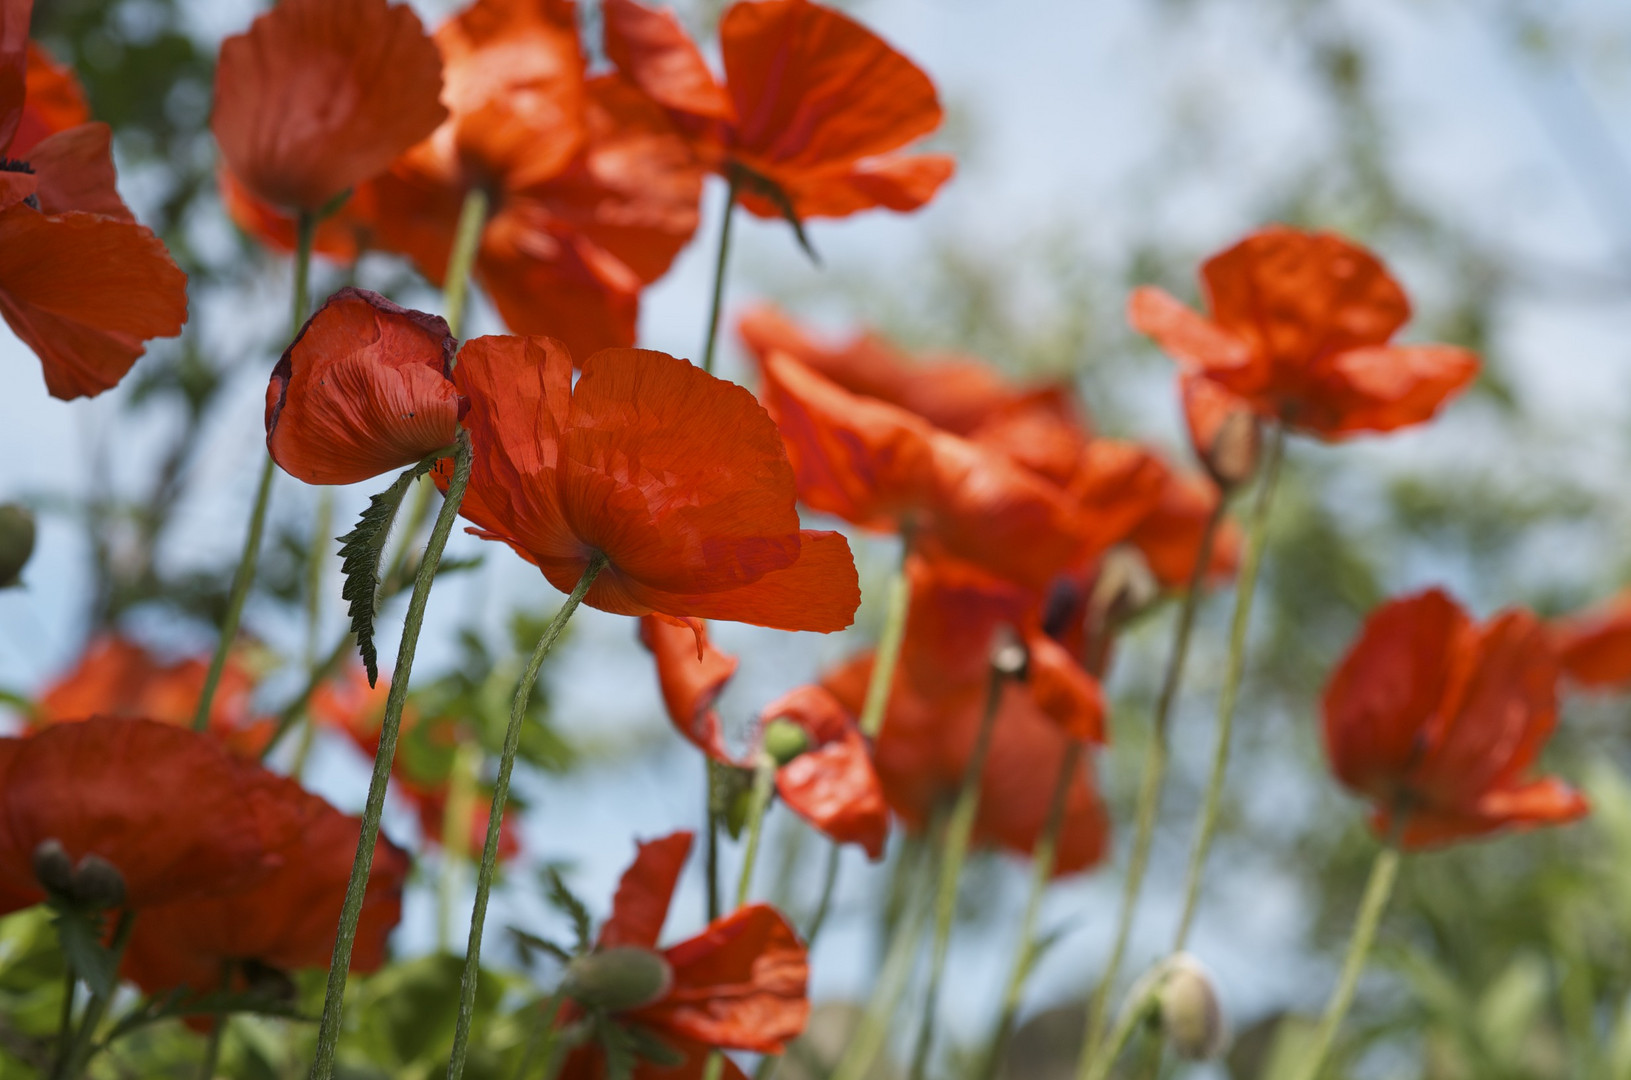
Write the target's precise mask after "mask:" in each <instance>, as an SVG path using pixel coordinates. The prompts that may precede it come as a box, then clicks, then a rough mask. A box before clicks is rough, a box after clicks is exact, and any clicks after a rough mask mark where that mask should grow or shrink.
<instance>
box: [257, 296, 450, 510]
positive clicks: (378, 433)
mask: <svg viewBox="0 0 1631 1080" xmlns="http://www.w3.org/2000/svg"><path fill="white" fill-rule="evenodd" d="M455 348H456V343H455V342H454V340H453V336H452V335H451V334H450V333H448V328H447V323H446V322H445V321H444V320H443V319H442V318H441V317H440V316H436V315H426V314H425V313H423V312H418V311H409V310H408V309H406V308H402V307H398V306H397V305H396V304H393V303H391V302H390V301H389V300H386V299H385V298H384V297H382V296H380V295H379V294H377V293H371V292H368V291H367V290H364V289H357V288H351V287H347V288H344V289H341V290H340V291H339V292H337V293H335V294H334V295H333V296H331V297H330V298H329V299H328V301H327V302H326V303H324V304H323V306H322V307H321V308H319V309H318V310H317V313H316V314H315V315H313V316H312V317H311V319H310V320H309V321H308V322H307V323H306V325H305V326H304V327H302V328H301V330H300V333H299V334H298V335H297V336H296V337H295V339H294V341H293V342H292V343H291V344H290V345H289V348H288V349H287V350H285V351H284V353H283V357H282V359H280V360H279V361H278V363H277V366H276V367H275V368H274V369H273V370H272V380H271V382H270V384H269V385H268V386H267V388H266V446H267V448H268V449H269V450H270V451H271V453H272V457H273V458H274V459H275V460H276V461H277V463H278V464H279V465H280V466H282V468H283V470H284V471H285V472H287V473H289V474H290V475H291V476H295V477H298V478H299V479H301V480H304V481H305V482H306V483H308V484H352V483H356V482H358V481H360V480H366V479H368V478H369V477H372V476H378V475H379V474H380V473H383V472H388V471H390V470H392V469H400V468H403V467H405V466H407V465H411V464H413V463H414V462H416V461H418V460H419V459H421V458H423V457H424V456H425V455H426V454H429V453H430V452H431V451H433V450H436V449H438V448H440V447H444V446H447V445H449V444H450V443H452V442H453V438H454V436H455V435H456V434H457V431H458V422H459V412H460V405H461V402H460V399H459V394H458V392H457V390H455V388H454V385H453V382H452V381H451V379H449V377H448V371H449V367H450V366H451V362H452V358H453V354H454V350H455Z"/></svg>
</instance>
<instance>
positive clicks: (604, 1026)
mask: <svg viewBox="0 0 1631 1080" xmlns="http://www.w3.org/2000/svg"><path fill="white" fill-rule="evenodd" d="M596 1027H597V1028H598V1029H599V1030H598V1031H596V1032H595V1037H596V1041H598V1042H599V1043H600V1050H601V1054H602V1055H603V1056H604V1058H605V1062H606V1080H633V1078H634V1070H635V1067H636V1066H638V1065H639V1064H640V1052H639V1050H638V1049H637V1044H636V1042H635V1039H634V1036H633V1035H632V1034H631V1033H630V1032H629V1029H628V1028H626V1027H624V1026H623V1025H622V1024H619V1023H618V1022H617V1021H615V1020H612V1019H610V1018H609V1017H601V1018H600V1019H599V1022H598V1023H597V1024H596Z"/></svg>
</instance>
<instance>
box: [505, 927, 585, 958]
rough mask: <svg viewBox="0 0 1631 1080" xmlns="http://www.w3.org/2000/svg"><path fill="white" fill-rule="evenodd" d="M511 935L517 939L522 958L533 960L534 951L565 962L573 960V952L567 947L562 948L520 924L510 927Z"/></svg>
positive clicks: (516, 942)
mask: <svg viewBox="0 0 1631 1080" xmlns="http://www.w3.org/2000/svg"><path fill="white" fill-rule="evenodd" d="M510 936H511V937H513V938H514V939H515V944H516V947H517V948H518V949H519V951H520V952H521V956H522V959H524V960H526V961H527V962H529V963H530V962H531V961H532V954H534V953H545V954H547V955H549V956H552V957H554V958H555V959H556V960H559V961H560V962H561V963H563V964H566V963H570V962H571V960H572V954H571V953H570V952H568V951H567V950H566V949H563V948H561V946H559V945H557V944H555V943H554V942H553V941H551V940H549V939H548V938H543V937H539V936H538V935H537V934H532V933H528V932H527V931H525V930H523V929H521V928H520V927H519V926H512V927H510Z"/></svg>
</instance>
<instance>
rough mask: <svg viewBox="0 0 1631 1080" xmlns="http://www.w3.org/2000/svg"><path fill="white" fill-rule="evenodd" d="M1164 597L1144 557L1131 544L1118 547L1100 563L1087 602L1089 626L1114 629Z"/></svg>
mask: <svg viewBox="0 0 1631 1080" xmlns="http://www.w3.org/2000/svg"><path fill="white" fill-rule="evenodd" d="M1160 594H1161V584H1160V582H1158V581H1156V580H1155V574H1154V573H1152V572H1151V570H1150V564H1149V562H1148V561H1147V560H1146V559H1145V558H1144V555H1143V553H1142V552H1140V551H1139V550H1138V549H1137V548H1135V547H1133V546H1131V545H1129V544H1118V545H1117V546H1115V547H1113V548H1111V549H1110V550H1109V551H1107V552H1105V555H1104V558H1103V559H1102V560H1101V561H1100V563H1099V573H1098V576H1097V577H1096V578H1094V580H1093V591H1092V593H1091V594H1089V596H1088V599H1087V611H1088V619H1089V625H1091V626H1092V627H1093V628H1094V629H1095V630H1103V629H1105V628H1106V627H1113V626H1115V625H1116V624H1118V623H1120V622H1122V621H1123V620H1125V619H1128V618H1131V617H1132V616H1133V615H1136V614H1138V613H1139V612H1140V611H1142V610H1144V609H1145V608H1146V607H1148V606H1149V605H1150V604H1152V603H1154V602H1155V599H1156V597H1158V596H1160Z"/></svg>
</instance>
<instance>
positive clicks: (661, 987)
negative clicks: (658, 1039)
mask: <svg viewBox="0 0 1631 1080" xmlns="http://www.w3.org/2000/svg"><path fill="white" fill-rule="evenodd" d="M673 985H674V969H673V968H671V967H669V966H668V961H667V960H664V959H663V958H662V957H661V956H658V955H657V954H656V953H654V952H652V951H651V950H650V949H641V948H637V947H635V946H632V945H618V946H614V947H612V948H609V949H596V950H595V951H594V952H592V953H589V954H588V955H586V956H580V957H578V958H577V959H575V960H573V961H572V963H570V964H568V965H567V968H566V982H565V984H564V989H565V991H566V994H567V996H568V997H570V998H571V999H572V1000H573V1001H576V1002H577V1003H578V1004H579V1005H582V1006H583V1007H584V1008H587V1009H604V1010H606V1011H607V1012H622V1011H624V1010H626V1009H638V1008H640V1007H641V1006H642V1005H650V1004H651V1003H652V1002H654V1001H661V1000H662V998H663V996H664V995H666V994H667V993H668V991H669V990H670V989H671V988H672V987H673Z"/></svg>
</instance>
